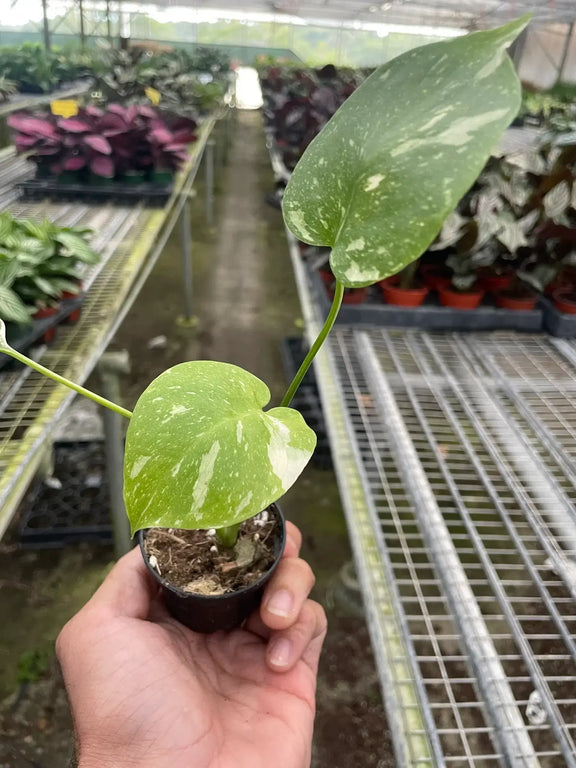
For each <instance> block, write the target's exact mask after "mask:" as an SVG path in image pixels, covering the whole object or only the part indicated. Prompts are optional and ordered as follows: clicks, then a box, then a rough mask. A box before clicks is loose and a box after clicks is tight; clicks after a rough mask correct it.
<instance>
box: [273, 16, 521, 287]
mask: <svg viewBox="0 0 576 768" xmlns="http://www.w3.org/2000/svg"><path fill="white" fill-rule="evenodd" d="M527 23H528V18H527V17H525V18H522V19H519V20H517V21H515V22H512V23H511V24H508V25H506V26H504V27H500V28H499V29H495V30H491V31H488V32H476V33H474V34H471V35H467V36H465V37H459V38H455V39H452V40H449V41H443V42H440V43H434V44H432V45H428V46H424V47H422V48H416V49H413V50H411V51H408V52H407V53H405V54H403V55H402V56H399V57H398V58H397V59H395V60H393V61H391V62H389V63H387V64H385V65H384V66H383V67H380V68H379V69H378V70H376V72H374V73H373V74H372V75H371V76H370V77H369V78H368V79H367V80H366V81H365V82H364V83H363V84H362V85H361V86H360V87H359V88H358V89H357V90H356V91H355V92H354V93H353V94H352V95H351V96H350V97H349V98H348V99H347V100H346V102H345V103H344V104H343V105H342V106H341V107H340V109H339V110H338V111H337V112H336V114H335V115H334V117H333V118H332V119H331V120H330V122H329V123H328V124H327V125H326V127H325V128H324V130H323V131H322V132H321V133H320V134H319V135H318V136H317V137H316V139H314V141H313V142H312V143H311V144H310V146H309V147H308V148H307V150H306V152H305V153H304V155H303V156H302V158H301V160H300V162H299V163H298V165H297V167H296V168H295V170H294V172H293V174H292V177H291V179H290V182H289V184H288V186H287V188H286V191H285V194H284V198H283V211H284V218H285V220H286V223H287V225H288V227H289V228H290V229H291V230H292V232H293V233H294V234H295V235H296V236H297V237H298V238H299V239H300V240H303V241H304V242H306V243H311V244H313V245H324V246H328V247H330V248H332V255H331V266H332V270H333V272H334V274H335V275H336V276H337V278H338V280H339V281H340V282H341V283H343V284H344V285H345V286H348V287H356V286H364V285H370V284H371V283H375V282H377V281H378V280H381V279H382V278H385V277H388V276H389V275H393V274H395V273H397V272H399V271H400V270H401V269H402V268H403V267H405V266H406V264H408V263H410V262H411V261H413V260H414V259H416V258H417V257H418V256H419V255H420V254H421V253H423V251H424V250H425V249H426V248H428V246H429V245H430V244H431V243H432V242H433V240H434V239H435V237H436V236H437V235H438V232H439V231H440V228H441V226H442V222H443V221H444V219H445V218H446V216H447V215H448V214H449V213H450V212H451V211H453V210H454V208H455V207H456V204H457V203H458V201H459V200H460V198H461V197H462V196H463V194H464V193H465V192H466V191H467V190H468V189H469V188H470V186H471V185H472V183H473V182H474V180H475V179H476V177H477V176H478V174H479V173H480V171H481V170H482V168H483V166H484V165H485V163H486V161H487V159H488V157H489V155H490V153H491V151H492V149H493V148H494V147H495V146H496V144H497V143H498V141H499V139H500V136H501V134H502V131H503V130H504V128H506V126H507V125H508V124H509V123H510V121H511V120H512V118H513V117H514V115H515V114H516V113H517V111H518V107H519V105H520V83H519V80H518V77H517V76H516V73H515V71H514V67H513V66H512V63H511V61H510V59H509V58H508V56H507V55H506V48H507V47H508V46H509V45H510V43H511V42H512V41H513V40H514V39H515V38H516V37H517V35H518V34H519V33H520V32H521V31H522V29H523V28H524V27H525V26H526V24H527Z"/></svg>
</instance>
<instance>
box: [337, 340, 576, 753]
mask: <svg viewBox="0 0 576 768" xmlns="http://www.w3.org/2000/svg"><path fill="white" fill-rule="evenodd" d="M330 357H331V361H332V374H333V376H334V379H335V382H336V385H337V389H338V392H339V393H340V396H341V397H342V399H343V403H344V407H345V410H346V413H347V423H348V433H349V437H350V438H351V440H352V444H353V446H354V447H355V455H356V457H357V460H358V461H359V462H360V472H361V474H362V477H363V488H364V492H365V494H366V498H367V500H368V503H369V504H370V505H372V506H373V508H374V511H375V514H376V517H375V518H374V519H373V524H374V525H375V537H376V539H377V541H378V543H379V546H380V548H381V552H380V559H381V561H382V562H384V561H387V562H389V563H390V574H391V577H392V579H393V582H394V587H395V591H396V595H397V598H398V604H397V605H396V606H395V610H396V611H397V612H398V613H399V615H400V616H401V617H402V622H401V623H402V625H403V629H404V638H403V641H404V648H405V652H406V656H403V655H402V654H401V655H400V657H399V658H398V659H397V658H395V657H391V656H390V655H388V654H387V653H386V652H385V650H384V649H382V648H376V652H377V654H379V655H380V657H381V658H380V666H381V669H382V668H389V667H393V666H394V664H396V663H397V662H398V661H402V660H404V662H405V660H406V657H408V658H409V659H411V661H412V676H411V679H407V680H406V681H405V683H406V684H407V685H409V684H410V683H411V684H412V685H413V686H414V687H415V689H418V688H419V690H420V693H421V699H420V706H421V708H422V711H423V712H426V711H428V713H429V714H430V715H431V721H430V719H429V720H428V725H429V726H430V727H431V728H432V731H431V733H430V732H429V733H428V734H427V735H428V737H429V740H430V743H431V745H432V754H431V755H428V756H426V755H424V756H420V757H415V758H413V759H410V758H409V759H407V760H405V762H404V764H406V765H422V764H430V765H447V766H453V765H454V766H455V765H458V766H474V768H484V767H485V766H486V767H488V766H508V765H511V766H541V767H542V768H553V767H554V768H558V767H559V766H574V765H576V741H575V739H576V666H575V661H576V643H575V641H576V601H575V599H574V598H575V596H576V560H575V558H576V520H575V510H574V496H573V494H574V471H573V468H571V467H570V463H569V462H570V457H571V454H572V453H573V451H574V450H575V447H574V440H573V429H574V427H575V426H576V409H575V408H574V404H575V403H574V398H575V397H576V368H575V367H574V365H573V364H572V363H571V362H570V361H569V360H568V359H567V358H566V356H565V355H564V354H562V351H561V350H560V349H558V347H557V346H556V345H555V344H554V342H553V341H551V340H549V339H547V338H546V337H536V338H535V337H526V336H521V335H514V334H467V335H461V336H459V335H458V334H443V335H440V334H437V335H431V334H426V333H422V332H415V331H396V332H394V331H386V330H383V329H378V330H376V329H364V330H354V329H350V328H348V329H338V330H336V332H335V333H334V332H333V334H332V338H331V342H330ZM329 419H330V417H328V420H329ZM356 554H357V556H359V557H360V560H361V561H362V560H364V558H365V554H364V553H362V552H360V553H359V552H358V551H357V552H356ZM360 568H361V569H364V570H365V569H366V568H368V569H369V568H370V564H369V563H366V562H364V563H363V564H361V566H360ZM387 682H389V679H388V680H387ZM400 683H402V680H400V681H396V684H397V685H398V684H400ZM406 736H407V734H397V739H399V740H401V741H405V740H406Z"/></svg>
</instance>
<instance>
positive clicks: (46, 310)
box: [32, 307, 58, 320]
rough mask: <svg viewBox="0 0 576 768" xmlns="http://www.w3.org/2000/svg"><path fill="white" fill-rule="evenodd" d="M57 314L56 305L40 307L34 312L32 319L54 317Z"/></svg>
mask: <svg viewBox="0 0 576 768" xmlns="http://www.w3.org/2000/svg"><path fill="white" fill-rule="evenodd" d="M57 314H58V307H40V308H39V309H37V310H36V312H34V314H33V315H32V317H33V318H34V320H45V319H46V318H47V317H54V315H57Z"/></svg>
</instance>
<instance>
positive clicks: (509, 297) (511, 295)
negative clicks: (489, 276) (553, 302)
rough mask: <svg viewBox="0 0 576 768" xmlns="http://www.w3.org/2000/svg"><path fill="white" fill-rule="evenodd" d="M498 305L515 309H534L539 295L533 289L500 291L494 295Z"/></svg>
mask: <svg viewBox="0 0 576 768" xmlns="http://www.w3.org/2000/svg"><path fill="white" fill-rule="evenodd" d="M494 298H495V300H496V306H497V307H501V308H502V309H514V310H518V311H522V310H527V309H534V307H535V306H536V301H537V300H538V296H537V295H536V294H535V293H533V292H532V291H514V289H511V290H507V291H499V292H498V293H496V294H495V296H494Z"/></svg>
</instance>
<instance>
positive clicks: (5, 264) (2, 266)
mask: <svg viewBox="0 0 576 768" xmlns="http://www.w3.org/2000/svg"><path fill="white" fill-rule="evenodd" d="M21 273H22V268H21V266H20V264H19V263H18V261H17V260H16V259H12V260H10V261H2V262H0V285H4V286H6V287H7V288H10V286H11V285H12V283H13V282H14V280H16V278H17V277H20V275H21Z"/></svg>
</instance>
